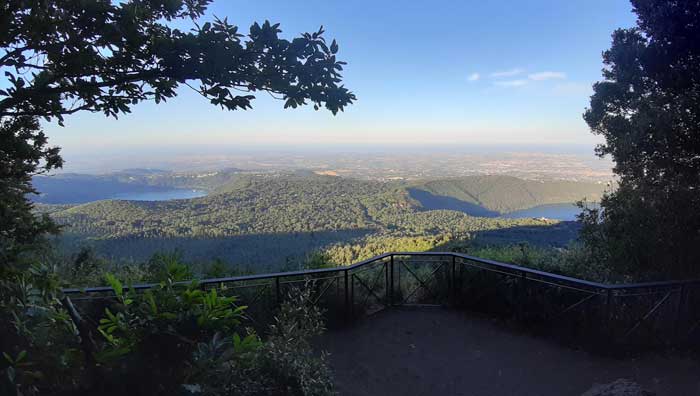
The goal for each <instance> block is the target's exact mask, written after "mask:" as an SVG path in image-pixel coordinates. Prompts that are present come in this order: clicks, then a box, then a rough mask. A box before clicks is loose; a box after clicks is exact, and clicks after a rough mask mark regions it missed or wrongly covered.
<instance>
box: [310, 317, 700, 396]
mask: <svg viewBox="0 0 700 396" xmlns="http://www.w3.org/2000/svg"><path fill="white" fill-rule="evenodd" d="M319 346H320V347H321V348H323V349H325V350H326V351H328V352H330V353H331V357H330V362H331V366H332V367H333V369H334V371H335V377H336V385H337V389H338V391H339V392H340V394H341V395H353V396H355V395H358V396H360V395H368V396H370V395H371V396H384V395H402V396H411V395H416V396H418V395H464V396H467V395H468V396H487V395H488V396H492V395H493V396H496V395H498V396H507V395H517V396H528V395H538V396H539V395H541V396H549V395H552V396H566V395H580V394H582V393H584V392H585V391H586V390H588V389H589V388H590V387H591V386H592V385H593V384H594V383H608V382H612V381H614V380H616V379H618V378H629V379H632V380H634V381H636V382H638V383H640V384H642V385H643V386H644V387H646V388H647V389H649V390H653V391H655V392H657V394H658V395H659V396H664V395H674V396H676V395H678V396H681V395H683V396H684V395H688V396H692V395H700V363H698V362H696V361H693V360H689V359H681V358H667V357H660V356H659V357H655V356H648V357H643V358H640V359H625V360H616V359H612V358H604V357H599V356H595V355H591V354H588V353H586V352H581V351H575V350H571V349H567V348H565V347H563V346H560V345H557V344H554V343H552V342H548V341H546V340H544V339H539V338H535V337H531V336H527V335H522V334H516V333H513V332H511V331H509V330H506V329H504V328H503V327H501V326H498V325H497V324H496V323H493V322H491V321H489V320H486V319H483V318H474V317H469V316H468V314H466V313H463V312H456V311H449V310H445V309H441V308H400V309H392V310H387V311H384V312H380V313H378V314H376V315H374V316H372V317H369V318H367V319H366V320H364V321H363V322H362V323H360V324H358V325H356V326H353V327H351V328H348V329H345V330H336V331H331V332H328V333H327V334H325V335H324V336H323V337H322V338H321V339H320V340H319Z"/></svg>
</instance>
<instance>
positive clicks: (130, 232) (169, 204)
mask: <svg viewBox="0 0 700 396" xmlns="http://www.w3.org/2000/svg"><path fill="white" fill-rule="evenodd" d="M122 177H123V176H122ZM126 180H131V183H134V180H137V181H139V180H140V179H138V178H134V179H128V178H126ZM147 180H150V181H149V182H148V183H150V184H155V183H161V184H163V185H165V186H172V187H187V188H193V187H199V188H204V187H206V188H208V189H209V191H210V193H209V195H207V196H205V197H201V198H195V199H179V200H177V199H176V200H169V201H125V200H102V201H96V202H91V203H87V204H80V205H73V206H71V205H60V206H59V205H42V206H41V209H42V210H43V211H45V212H48V213H50V214H51V216H52V217H53V218H54V219H56V220H57V222H59V223H60V224H62V225H63V226H64V228H63V233H62V235H61V236H60V237H58V238H57V240H56V241H57V243H58V244H59V245H60V246H61V247H62V251H64V252H65V253H66V254H69V255H70V254H75V252H77V251H79V250H80V249H84V248H90V249H93V250H94V251H95V252H96V253H97V254H99V255H101V256H104V257H107V258H109V259H111V260H116V261H126V262H133V261H142V260H146V259H148V258H149V257H151V256H152V255H153V254H154V253H157V252H172V251H179V252H180V254H181V255H182V256H183V257H184V258H185V259H188V260H191V261H195V262H203V261H211V260H212V259H215V258H216V259H220V260H223V261H224V262H226V263H227V265H228V266H229V267H231V268H235V269H237V270H243V271H246V272H262V271H269V270H279V269H285V268H286V269H298V268H301V267H303V266H305V265H307V264H306V263H307V262H308V261H309V257H310V256H312V255H313V254H315V253H318V252H323V253H324V254H325V255H326V256H325V257H326V258H327V261H329V262H332V263H334V264H348V263H351V262H353V261H356V260H358V259H361V258H366V257H367V255H368V254H370V253H371V254H379V253H382V252H386V251H396V250H404V251H415V250H429V249H437V248H439V247H441V246H444V245H445V244H446V243H448V242H452V243H454V241H470V243H480V244H512V243H520V242H527V243H530V244H534V245H539V246H565V245H566V244H567V243H568V242H569V241H570V240H572V239H573V238H574V237H575V234H576V226H575V225H574V224H571V223H567V222H558V221H554V220H548V219H533V218H524V219H507V218H502V217H495V216H497V215H498V214H499V213H501V211H502V212H506V211H509V210H515V209H521V208H527V207H531V206H536V205H540V204H545V203H552V202H573V201H576V200H578V199H583V198H588V199H596V198H597V196H598V195H596V194H599V193H600V187H598V186H597V185H588V184H583V183H579V184H577V183H573V182H539V181H524V180H521V179H516V178H511V177H500V176H494V177H465V178H456V179H444V180H431V181H415V182H411V183H408V182H383V181H366V180H356V179H350V178H342V177H333V176H319V175H314V174H311V173H305V172H295V173H260V174H250V173H241V172H237V171H227V172H216V173H211V174H207V175H204V176H200V177H187V176H178V177H173V176H163V175H158V176H157V177H155V178H153V177H152V178H149V179H147ZM154 180H155V181H154ZM168 183H170V184H168ZM419 190H420V191H423V192H430V194H431V196H432V197H436V196H437V197H440V198H441V199H451V200H456V201H458V202H460V203H462V204H465V205H472V206H474V207H478V208H481V209H482V210H485V211H488V212H489V215H488V216H478V214H479V213H478V212H476V214H477V215H470V214H468V213H471V212H469V211H468V210H466V212H467V213H465V210H461V209H460V208H448V209H441V208H433V207H431V206H430V205H431V202H430V201H426V200H425V199H424V197H422V196H417V195H416V193H415V192H416V191H419ZM472 214H474V213H472Z"/></svg>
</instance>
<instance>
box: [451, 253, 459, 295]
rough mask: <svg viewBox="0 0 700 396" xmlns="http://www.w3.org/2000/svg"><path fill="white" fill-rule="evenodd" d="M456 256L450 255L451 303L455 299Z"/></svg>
mask: <svg viewBox="0 0 700 396" xmlns="http://www.w3.org/2000/svg"><path fill="white" fill-rule="evenodd" d="M456 273H457V258H456V257H455V255H454V254H453V255H452V274H451V276H450V299H451V300H452V305H454V304H455V301H456V300H457V276H456V275H455V274H456Z"/></svg>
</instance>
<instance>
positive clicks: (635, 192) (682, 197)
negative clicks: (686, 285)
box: [584, 0, 700, 274]
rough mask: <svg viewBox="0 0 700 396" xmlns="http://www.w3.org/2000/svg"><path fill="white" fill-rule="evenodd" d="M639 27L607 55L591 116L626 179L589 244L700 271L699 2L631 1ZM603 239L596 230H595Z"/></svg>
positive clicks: (642, 263) (644, 266) (636, 260)
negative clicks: (604, 246) (699, 264)
mask: <svg viewBox="0 0 700 396" xmlns="http://www.w3.org/2000/svg"><path fill="white" fill-rule="evenodd" d="M632 4H633V6H634V12H635V13H636V14H637V26H636V27H633V28H630V29H618V30H616V31H615V32H614V33H613V35H612V46H611V48H610V49H609V50H607V51H605V52H604V53H603V62H604V65H605V68H604V69H603V78H604V80H603V81H600V82H598V83H596V84H595V86H594V94H593V96H592V97H591V102H590V108H589V109H587V110H586V113H585V115H584V118H585V120H586V122H587V123H588V125H589V126H590V128H591V130H592V132H593V133H594V134H598V135H601V136H603V137H604V138H605V143H604V144H601V145H600V146H598V148H597V153H598V154H599V155H600V156H604V155H611V156H612V158H613V160H614V161H615V169H614V170H615V172H616V174H617V175H619V177H620V186H619V188H618V189H617V191H615V192H613V193H612V194H610V195H609V196H608V197H606V198H605V199H604V200H603V205H602V208H603V210H602V211H600V212H596V215H595V216H588V217H586V219H587V220H588V221H587V223H588V224H589V225H596V223H598V222H600V224H599V225H600V231H602V232H600V233H599V232H589V231H591V230H585V231H584V236H586V237H588V239H589V242H591V241H592V242H594V243H598V244H601V243H602V244H604V245H607V248H606V249H605V251H607V252H608V254H609V255H610V260H612V261H613V262H614V263H616V264H617V265H623V266H628V267H629V269H630V270H633V269H635V270H652V271H670V272H674V273H677V274H688V273H691V272H695V273H697V272H698V270H699V268H698V267H697V261H698V259H700V248H698V246H700V67H699V66H698V65H700V40H699V38H700V24H698V21H699V20H700V1H697V0H690V1H685V0H684V1H680V0H664V1H654V0H632ZM593 236H596V237H593Z"/></svg>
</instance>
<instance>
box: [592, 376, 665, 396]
mask: <svg viewBox="0 0 700 396" xmlns="http://www.w3.org/2000/svg"><path fill="white" fill-rule="evenodd" d="M654 395H655V393H654V392H650V391H647V390H644V389H642V387H641V386H640V385H639V384H638V383H636V382H634V381H631V380H628V379H624V378H620V379H618V380H616V381H614V382H611V383H609V384H602V385H600V384H595V385H593V387H592V388H591V389H590V390H589V391H588V392H586V393H584V394H582V395H581V396H654Z"/></svg>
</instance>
